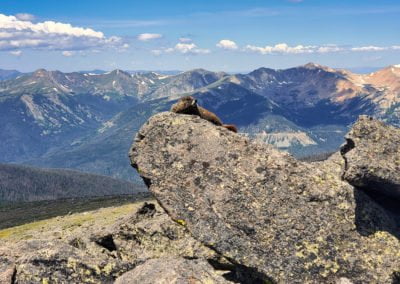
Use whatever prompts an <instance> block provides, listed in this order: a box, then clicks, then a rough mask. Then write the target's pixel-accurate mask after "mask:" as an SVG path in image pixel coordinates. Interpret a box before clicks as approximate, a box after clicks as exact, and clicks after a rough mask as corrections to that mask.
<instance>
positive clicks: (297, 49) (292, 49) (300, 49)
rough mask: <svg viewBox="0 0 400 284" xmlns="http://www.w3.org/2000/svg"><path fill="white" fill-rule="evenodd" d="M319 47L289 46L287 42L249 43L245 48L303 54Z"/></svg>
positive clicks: (259, 51) (265, 51)
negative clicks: (271, 43) (262, 44)
mask: <svg viewBox="0 0 400 284" xmlns="http://www.w3.org/2000/svg"><path fill="white" fill-rule="evenodd" d="M317 49H318V46H314V45H296V46H289V45H288V44H286V43H278V44H276V45H274V46H269V45H267V46H264V47H260V46H254V45H247V46H246V47H245V50H248V51H252V52H258V53H261V54H283V53H289V54H290V53H291V54H302V53H314V52H316V50H317Z"/></svg>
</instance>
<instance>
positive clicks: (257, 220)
mask: <svg viewBox="0 0 400 284" xmlns="http://www.w3.org/2000/svg"><path fill="white" fill-rule="evenodd" d="M364 123H368V121H364ZM396 131H399V130H398V129H397V130H396ZM360 139H361V140H362V137H360ZM376 139H378V137H376ZM376 143H379V140H376ZM388 147H389V146H388ZM385 149H389V148H385ZM390 149H394V150H397V151H398V144H395V145H392V148H390ZM352 151H353V150H352ZM349 153H351V151H350V152H349ZM129 155H130V159H131V163H132V166H133V167H135V168H136V169H137V170H138V172H139V173H140V175H141V176H142V177H143V179H144V180H145V181H146V184H147V185H148V187H149V190H150V191H151V192H152V193H153V194H154V196H155V197H156V199H157V200H158V201H159V203H160V204H161V205H162V207H163V208H165V209H166V211H167V213H168V214H169V215H170V217H171V218H172V219H174V220H185V228H187V229H188V230H189V232H190V233H191V234H192V236H193V237H194V238H195V239H197V240H199V241H200V242H201V243H203V244H204V245H206V246H208V247H210V248H212V249H213V250H215V251H216V252H217V253H219V254H221V255H222V256H224V257H225V258H227V259H229V260H230V261H231V262H232V263H235V264H236V265H241V266H243V267H247V268H248V269H254V271H257V273H260V275H262V276H261V277H262V278H263V279H264V280H265V281H276V282H285V283H299V282H300V283H303V282H312V283H320V282H331V283H334V282H338V281H342V280H343V279H348V280H349V281H351V282H354V283H365V282H371V281H372V282H377V283H391V281H392V280H393V277H395V276H394V275H397V274H396V273H397V272H398V271H400V241H399V236H400V234H399V231H400V230H399V226H398V223H397V222H396V215H393V214H392V212H390V211H388V210H387V208H385V207H384V206H382V204H380V203H379V202H377V200H375V199H374V198H373V197H371V196H370V195H369V194H368V193H367V192H366V191H365V190H363V189H362V188H359V187H354V186H353V185H352V184H349V183H348V182H347V181H346V180H342V176H343V175H344V176H345V177H346V172H345V173H344V171H346V170H348V169H349V167H348V163H349V161H347V164H346V160H344V159H343V158H342V156H341V155H339V154H335V155H333V156H332V157H331V158H330V159H329V160H327V161H324V162H319V163H311V164H309V163H305V162H300V161H297V160H296V159H294V158H293V157H292V156H290V155H288V154H286V153H282V152H279V151H278V150H276V149H275V148H273V147H272V146H270V145H266V144H263V143H260V142H257V141H251V140H249V139H248V138H246V137H243V136H241V135H238V134H235V133H232V132H229V131H228V130H226V129H223V128H221V127H218V126H215V125H212V124H211V123H209V122H207V121H204V120H202V119H200V118H198V117H196V116H188V115H179V114H174V113H167V112H166V113H160V114H157V115H155V116H153V117H152V118H150V119H149V121H148V122H147V123H146V124H145V125H144V126H143V127H142V128H141V130H140V131H139V133H138V135H137V138H136V139H135V143H134V144H133V145H132V147H131V149H130V152H129ZM377 155H378V156H379V153H377ZM343 173H344V174H343Z"/></svg>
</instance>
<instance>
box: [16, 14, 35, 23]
mask: <svg viewBox="0 0 400 284" xmlns="http://www.w3.org/2000/svg"><path fill="white" fill-rule="evenodd" d="M15 17H16V18H17V19H18V20H21V21H33V20H34V19H35V16H34V15H32V14H28V13H19V14H16V15H15Z"/></svg>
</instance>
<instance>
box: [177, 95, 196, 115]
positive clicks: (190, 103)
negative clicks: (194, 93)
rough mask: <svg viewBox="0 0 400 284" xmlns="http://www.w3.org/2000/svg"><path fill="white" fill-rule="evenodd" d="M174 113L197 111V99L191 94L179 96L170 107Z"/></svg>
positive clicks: (192, 112)
mask: <svg viewBox="0 0 400 284" xmlns="http://www.w3.org/2000/svg"><path fill="white" fill-rule="evenodd" d="M171 111H172V112H175V113H186V114H194V113H195V112H196V111H197V100H196V99H195V98H193V97H191V96H187V97H183V98H181V99H180V100H179V101H178V102H177V103H176V104H174V105H173V106H172V107H171Z"/></svg>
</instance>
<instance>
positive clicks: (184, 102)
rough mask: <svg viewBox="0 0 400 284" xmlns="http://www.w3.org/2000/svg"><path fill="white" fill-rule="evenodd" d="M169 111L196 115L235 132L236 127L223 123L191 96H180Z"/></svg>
mask: <svg viewBox="0 0 400 284" xmlns="http://www.w3.org/2000/svg"><path fill="white" fill-rule="evenodd" d="M171 111H172V112H175V113H183V114H191V115H198V116H200V117H201V118H203V119H205V120H208V121H209V122H211V123H213V124H215V125H218V126H222V127H225V128H227V129H229V130H230V131H233V132H237V128H236V126H235V125H233V124H223V123H222V121H221V119H219V117H218V116H217V115H216V114H215V113H213V112H211V111H209V110H206V109H205V108H202V107H201V106H199V105H197V100H196V99H195V98H193V97H191V96H187V97H183V98H181V99H180V100H179V101H178V102H177V103H176V104H174V105H173V106H172V107H171Z"/></svg>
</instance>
